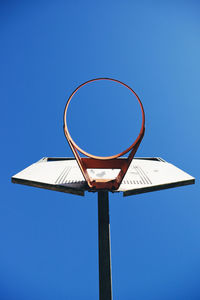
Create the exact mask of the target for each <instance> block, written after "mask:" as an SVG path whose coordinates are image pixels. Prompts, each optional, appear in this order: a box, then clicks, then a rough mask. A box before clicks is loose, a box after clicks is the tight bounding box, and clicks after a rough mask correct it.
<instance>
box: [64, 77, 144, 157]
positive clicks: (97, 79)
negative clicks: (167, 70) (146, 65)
mask: <svg viewBox="0 0 200 300" xmlns="http://www.w3.org/2000/svg"><path fill="white" fill-rule="evenodd" d="M99 80H109V81H114V82H117V83H119V84H121V85H123V86H125V87H126V88H128V89H129V90H130V91H131V92H132V93H133V94H134V95H135V97H136V98H137V100H138V102H139V105H140V109H141V113H142V125H141V129H140V132H139V134H138V137H137V138H136V140H135V141H134V143H133V144H132V145H131V146H130V147H128V148H127V149H126V150H124V151H122V152H120V153H118V154H115V155H112V156H96V155H93V154H90V153H88V152H86V151H85V150H83V149H81V148H80V147H79V146H78V145H77V144H76V143H75V142H74V140H73V139H72V137H71V135H70V133H69V130H68V127H67V110H68V107H69V104H70V102H71V100H72V97H73V96H74V95H75V94H76V92H77V91H78V90H79V89H80V88H81V87H83V86H84V85H86V84H88V83H91V82H94V81H99ZM144 124H145V114H144V108H143V105H142V102H141V100H140V98H139V97H138V95H137V94H136V93H135V92H134V90H133V89H132V88H130V87H129V86H128V85H127V84H125V83H123V82H122V81H119V80H117V79H113V78H95V79H91V80H88V81H86V82H84V83H82V84H81V85H79V86H78V87H77V88H76V89H75V90H74V91H73V93H72V94H71V96H70V97H69V99H68V101H67V104H66V106H65V109H64V133H65V136H66V138H67V140H68V141H69V142H70V143H71V144H72V145H73V146H74V147H75V148H76V149H77V150H78V151H79V152H81V153H82V154H84V155H85V156H87V157H90V158H94V159H100V160H107V159H115V158H118V157H120V156H123V155H124V154H126V153H128V152H129V151H130V150H131V149H133V148H134V147H135V146H136V144H137V142H138V141H139V139H140V138H141V136H142V135H143V133H144Z"/></svg>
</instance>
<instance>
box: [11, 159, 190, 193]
mask: <svg viewBox="0 0 200 300" xmlns="http://www.w3.org/2000/svg"><path fill="white" fill-rule="evenodd" d="M88 172H89V174H90V176H91V177H92V178H94V179H104V178H107V177H109V178H112V177H113V178H115V177H116V176H117V174H118V172H119V170H118V169H88ZM12 182H13V183H19V184H24V185H29V186H34V187H39V188H44V189H50V190H55V191H60V192H65V193H71V194H77V195H84V192H85V191H88V190H89V191H91V189H89V188H88V185H87V183H86V181H85V179H84V177H83V175H82V173H81V171H80V168H79V166H78V164H77V162H76V160H75V158H55V157H44V158H42V159H40V160H39V161H38V162H36V163H34V164H32V165H30V166H29V167H27V168H26V169H24V170H22V171H21V172H19V173H17V174H16V175H14V176H13V177H12ZM193 183H195V178H194V177H192V176H190V175H189V174H187V173H185V172H184V171H182V170H180V169H179V168H177V167H176V166H174V165H173V164H171V163H168V162H166V161H164V160H163V159H162V158H158V157H143V158H134V159H133V160H132V162H131V164H130V166H129V169H128V171H127V173H126V175H125V177H124V179H123V181H122V183H121V185H120V187H119V189H118V190H116V191H113V192H123V195H124V196H129V195H134V194H140V193H146V192H150V191H156V190H162V189H168V188H172V187H178V186H183V185H189V184H193Z"/></svg>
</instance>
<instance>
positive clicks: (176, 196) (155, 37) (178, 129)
mask: <svg viewBox="0 0 200 300" xmlns="http://www.w3.org/2000/svg"><path fill="white" fill-rule="evenodd" d="M0 36H1V47H0V66H1V68H0V82H1V84H0V95H1V111H2V113H1V118H0V122H1V127H0V128H1V199H0V241H1V243H0V299H2V300H36V299H37V300H44V299H45V300H57V299H59V300H76V299H79V300H80V299H85V300H90V299H91V300H94V299H98V256H97V254H98V248H97V195H95V194H90V193H86V196H85V197H84V198H83V197H78V196H73V195H67V194H62V193H57V192H52V191H47V190H41V189H36V188H31V187H25V186H18V185H13V184H11V180H10V178H11V176H12V175H13V174H15V173H17V172H18V171H20V170H22V169H23V168H25V167H26V166H28V165H29V164H31V163H33V162H35V161H37V160H38V159H40V158H41V157H44V156H71V155H72V154H71V151H70V149H69V147H68V145H67V143H66V140H65V138H64V134H63V129H62V126H63V123H62V115H63V109H64V106H65V103H66V100H67V97H68V96H69V95H70V93H71V92H72V91H73V90H74V89H75V87H76V86H77V85H79V84H81V83H82V82H84V81H86V80H89V79H91V78H94V77H102V76H106V77H113V78H116V79H119V80H121V81H124V82H125V83H127V84H128V85H130V86H131V87H132V88H133V89H134V90H135V91H136V92H137V93H138V95H139V96H140V98H141V99H142V102H143V105H144V109H145V113H146V134H145V137H144V139H143V142H142V145H141V147H140V149H139V150H138V153H137V156H160V157H162V158H164V159H166V160H167V161H169V162H172V163H174V164H175V165H177V166H178V167H180V168H182V169H183V170H185V171H187V172H188V173H190V174H191V175H193V176H195V177H196V179H197V182H196V185H193V186H187V187H181V188H177V189H171V190H166V191H160V192H155V193H149V194H144V195H138V196H132V197H128V198H123V197H122V195H110V218H111V244H112V248H111V250H112V278H113V296H114V300H122V299H126V300H132V299H137V300H161V299H162V300H169V299H170V300H197V299H200V286H199V278H200V234H199V233H200V201H199V150H200V141H199V113H200V89H199V85H200V83H199V78H200V71H199V70H200V59H199V54H200V4H199V1H189V0H188V1H176V0H175V1H126V0H125V1H122V0H121V1H119V0H118V1H69V0H68V1H59V0H58V1H42V0H41V1H1V3H0ZM101 93H102V92H101ZM116 97H117V93H116ZM100 101H102V106H103V105H104V107H105V110H103V112H105V114H104V116H102V119H101V122H99V123H98V122H97V123H95V122H94V121H95V120H94V119H93V121H92V120H91V119H90V117H91V115H93V113H94V111H93V112H92V111H90V110H88V111H86V117H85V124H84V122H80V121H78V122H75V118H72V121H73V122H74V125H73V126H72V128H73V130H75V133H76V134H77V138H79V139H80V140H79V141H80V143H84V141H87V143H86V147H88V150H90V149H91V150H92V151H91V152H95V153H97V152H98V151H101V153H103V151H105V150H106V151H110V152H111V153H112V152H113V149H111V148H112V146H114V152H118V149H120V147H121V146H122V145H123V144H124V143H125V142H126V139H127V141H128V139H129V138H130V136H131V133H132V131H130V130H128V129H129V127H131V126H133V124H134V121H135V118H134V117H133V118H132V117H131V116H132V114H131V113H130V112H131V111H132V110H130V109H129V107H128V106H127V109H124V107H123V105H122V106H115V108H114V109H113V111H112V113H111V115H110V114H109V115H108V111H109V110H111V108H112V107H113V105H110V104H109V105H108V107H107V108H106V102H105V99H104V97H103V94H101V97H100ZM109 101H111V103H114V102H113V101H114V99H113V98H112V99H109ZM124 101H125V99H124ZM107 103H108V102H107ZM109 103H110V102H109ZM124 103H125V102H124ZM81 105H83V104H81ZM107 109H108V111H107ZM121 109H122V113H121V114H120V116H122V122H121V127H120V126H119V122H118V123H117V121H118V117H119V110H121ZM108 116H109V117H108ZM123 116H124V118H123ZM104 117H105V120H104ZM77 119H78V118H77ZM110 120H112V122H111V121H110ZM123 120H124V121H123ZM94 123H95V124H96V129H95V130H99V131H98V132H99V133H98V134H100V132H102V131H103V132H106V133H107V136H106V139H107V140H106V139H105V141H102V140H101V139H99V138H98V137H99V135H96V136H95V130H94V126H93V124H94ZM113 124H116V126H118V129H117V131H118V136H116V135H115V134H116V132H115V125H113ZM84 126H85V127H84ZM110 126H111V127H110ZM88 127H89V130H88ZM120 128H121V129H120ZM90 129H91V130H93V132H94V133H93V134H92V135H91V138H88V131H89V132H90ZM79 133H80V135H79ZM119 136H120V138H118V137H119ZM111 138H112V139H113V143H111V144H109V141H110V139H111ZM122 140H123V142H122ZM82 145H83V144H82ZM115 149H116V150H117V151H115ZM106 151H105V153H106ZM110 152H109V153H110Z"/></svg>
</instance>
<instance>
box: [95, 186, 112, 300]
mask: <svg viewBox="0 0 200 300" xmlns="http://www.w3.org/2000/svg"><path fill="white" fill-rule="evenodd" d="M98 226H99V300H112V279H111V258H110V222H109V200H108V192H104V191H103V192H98Z"/></svg>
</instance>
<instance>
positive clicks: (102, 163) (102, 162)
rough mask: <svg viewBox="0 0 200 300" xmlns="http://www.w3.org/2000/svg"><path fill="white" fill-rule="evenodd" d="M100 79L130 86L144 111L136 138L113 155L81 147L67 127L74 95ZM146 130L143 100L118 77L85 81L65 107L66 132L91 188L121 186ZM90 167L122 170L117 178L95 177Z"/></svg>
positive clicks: (102, 188) (104, 188)
mask: <svg viewBox="0 0 200 300" xmlns="http://www.w3.org/2000/svg"><path fill="white" fill-rule="evenodd" d="M100 80H107V81H113V82H116V83H119V84H121V85H123V86H124V87H126V88H128V89H129V90H130V91H131V93H132V94H133V95H134V96H135V97H136V99H137V101H138V102H139V105H140V109H141V113H142V125H141V129H140V132H139V134H138V137H137V138H136V140H135V141H134V142H133V143H132V144H131V146H129V147H128V148H127V149H125V150H124V151H122V152H120V153H118V154H115V155H112V156H96V155H93V154H90V153H88V152H86V151H85V150H83V149H81V148H80V147H79V146H78V145H77V144H76V143H75V142H74V140H73V139H72V137H71V135H70V133H69V130H68V127H67V110H68V107H69V104H70V102H71V100H72V97H73V96H74V95H75V94H76V93H77V91H78V90H79V89H80V88H81V87H83V86H85V85H86V84H88V83H91V82H94V81H100ZM144 132H145V114H144V109H143V105H142V102H141V100H140V99H139V97H138V95H137V94H136V93H135V92H134V91H133V90H132V89H131V88H130V87H129V86H128V85H126V84H125V83H123V82H121V81H119V80H116V79H112V78H95V79H91V80H88V81H86V82H84V83H83V84H81V85H79V86H78V87H77V88H76V89H75V90H74V92H73V93H72V94H71V96H70V97H69V99H68V101H67V104H66V106H65V109H64V133H65V136H66V139H67V141H68V143H69V146H70V148H71V149H72V152H73V154H74V156H75V158H76V160H77V163H78V165H79V167H80V170H81V172H82V174H83V176H84V178H85V180H86V182H87V184H88V187H89V189H90V190H94V191H96V190H110V191H112V190H117V189H118V188H119V186H120V184H121V182H122V180H123V178H124V176H125V174H126V172H127V170H128V167H129V165H130V163H131V161H132V159H133V157H134V155H135V153H136V152H137V149H138V147H139V145H140V143H141V141H142V139H143V136H144ZM79 152H80V153H82V154H84V155H85V156H86V157H80V155H79ZM128 152H129V155H128V157H127V158H122V156H123V155H125V154H126V153H128ZM88 169H119V170H120V171H119V173H118V175H117V176H116V178H115V179H113V178H112V179H111V178H106V179H105V178H104V179H94V178H92V177H91V176H90V175H89V172H88Z"/></svg>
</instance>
